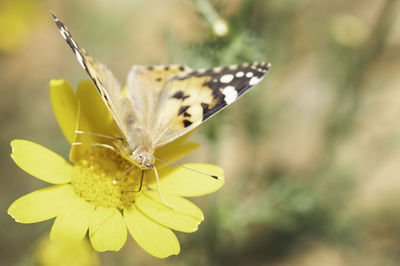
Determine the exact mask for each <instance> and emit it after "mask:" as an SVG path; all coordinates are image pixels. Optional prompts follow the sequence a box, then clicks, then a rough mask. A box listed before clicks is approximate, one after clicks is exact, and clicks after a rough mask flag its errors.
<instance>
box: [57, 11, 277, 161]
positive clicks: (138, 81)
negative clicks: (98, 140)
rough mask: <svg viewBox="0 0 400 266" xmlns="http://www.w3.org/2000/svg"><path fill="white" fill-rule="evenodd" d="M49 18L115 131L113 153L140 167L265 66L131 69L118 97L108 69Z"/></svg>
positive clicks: (240, 92) (231, 97)
mask: <svg viewBox="0 0 400 266" xmlns="http://www.w3.org/2000/svg"><path fill="white" fill-rule="evenodd" d="M51 14H52V16H53V19H54V21H55V23H56V24H57V26H58V28H59V30H60V32H61V35H62V36H63V38H64V39H65V40H66V41H67V43H68V45H69V46H70V47H71V49H72V51H73V52H74V54H75V56H76V58H77V59H78V61H79V63H80V64H81V66H82V67H83V68H84V69H85V70H86V72H87V74H88V75H89V77H90V78H91V80H92V81H93V83H94V85H95V86H96V88H97V90H98V92H99V93H100V95H101V97H102V98H103V100H104V103H105V104H106V106H107V107H108V109H109V111H110V113H111V114H112V116H113V118H114V120H115V122H116V123H117V125H118V127H119V129H120V130H121V133H122V136H123V140H122V145H119V147H116V148H115V149H116V150H118V152H120V153H121V155H122V156H124V157H125V158H126V159H128V160H130V161H131V162H132V163H134V164H135V165H137V166H138V167H140V168H142V169H148V168H153V167H154V166H153V165H154V160H155V158H154V156H153V153H154V150H155V149H157V148H159V147H161V146H163V145H165V144H167V143H170V142H171V141H173V140H175V139H177V138H178V137H180V136H182V135H184V134H185V133H187V132H189V131H190V130H192V129H194V128H195V127H197V126H198V125H200V124H201V123H202V122H204V121H205V120H207V119H208V118H210V117H211V116H213V115H214V114H215V113H217V112H218V111H220V110H221V109H223V108H224V107H226V106H227V105H229V104H231V103H232V102H234V101H236V99H238V98H239V97H240V96H241V95H243V94H244V93H245V92H247V91H248V90H249V89H250V88H251V87H253V86H254V85H256V84H257V83H259V82H260V81H261V79H262V78H263V77H264V76H265V75H266V73H267V71H268V69H269V68H270V64H269V63H265V62H262V63H245V64H241V65H231V66H227V67H216V68H213V69H200V70H192V69H190V68H189V67H186V66H178V65H166V66H163V65H159V66H139V65H135V66H133V67H132V69H131V71H130V72H129V74H128V91H127V95H126V96H121V86H120V85H119V83H118V81H117V80H116V79H115V77H114V76H113V74H112V73H111V71H110V70H109V69H108V68H107V67H106V66H104V65H103V64H101V63H99V62H97V61H96V60H94V59H93V58H92V57H90V56H89V55H88V54H87V52H86V51H85V50H84V49H82V48H80V47H79V46H78V44H77V43H76V42H75V41H74V39H72V36H71V34H70V33H69V31H68V30H67V28H66V27H65V26H64V24H63V23H62V22H61V21H60V20H59V19H58V18H57V17H56V16H55V15H54V14H53V13H51Z"/></svg>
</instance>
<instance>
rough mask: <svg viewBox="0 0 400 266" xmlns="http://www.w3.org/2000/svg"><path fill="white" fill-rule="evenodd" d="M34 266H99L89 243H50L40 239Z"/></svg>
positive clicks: (47, 239) (45, 239) (45, 238)
mask: <svg viewBox="0 0 400 266" xmlns="http://www.w3.org/2000/svg"><path fill="white" fill-rule="evenodd" d="M35 262H36V264H35V265H40V266H54V265H57V266H70V265H81V266H99V265H100V260H99V257H98V256H97V254H96V253H95V252H94V251H93V249H92V248H91V246H90V243H89V241H87V240H86V239H84V241H79V242H76V241H50V240H49V237H48V236H46V237H44V238H43V239H41V240H40V241H39V243H38V245H37V248H36V251H35Z"/></svg>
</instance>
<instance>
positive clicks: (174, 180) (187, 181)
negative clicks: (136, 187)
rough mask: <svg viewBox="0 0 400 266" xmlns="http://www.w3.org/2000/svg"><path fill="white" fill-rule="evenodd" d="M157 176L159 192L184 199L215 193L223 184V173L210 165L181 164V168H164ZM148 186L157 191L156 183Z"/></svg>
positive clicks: (218, 168)
mask: <svg viewBox="0 0 400 266" xmlns="http://www.w3.org/2000/svg"><path fill="white" fill-rule="evenodd" d="M184 167H186V168H184ZM188 168H189V169H188ZM159 175H160V177H162V178H161V180H160V187H161V191H165V192H167V193H168V194H174V195H179V196H184V197H196V196H201V195H205V194H209V193H212V192H215V191H217V190H218V189H219V188H221V187H222V185H223V184H224V171H223V170H222V169H221V168H220V167H218V166H215V165H211V164H202V163H191V164H183V165H182V167H181V166H172V167H165V168H163V169H161V170H160V171H159ZM212 176H214V177H218V179H217V178H214V177H212ZM149 186H150V187H151V188H152V189H153V190H155V191H157V184H156V182H153V183H151V184H150V185H149Z"/></svg>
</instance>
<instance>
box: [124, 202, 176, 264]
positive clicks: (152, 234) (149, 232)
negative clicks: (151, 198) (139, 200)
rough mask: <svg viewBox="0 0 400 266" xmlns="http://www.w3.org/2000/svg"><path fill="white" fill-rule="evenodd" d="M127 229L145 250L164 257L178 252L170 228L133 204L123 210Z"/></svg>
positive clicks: (174, 237)
mask: <svg viewBox="0 0 400 266" xmlns="http://www.w3.org/2000/svg"><path fill="white" fill-rule="evenodd" d="M124 217H125V221H126V224H127V226H128V230H129V232H130V234H131V235H132V237H133V239H135V241H136V242H137V243H138V244H139V246H141V247H142V248H143V249H144V250H145V251H146V252H148V253H149V254H151V255H153V256H155V257H157V258H166V257H168V256H171V255H177V254H179V252H180V246H179V241H178V239H177V238H176V236H175V234H174V233H173V232H172V231H171V229H169V228H167V227H165V226H162V225H161V224H159V223H157V222H155V221H153V220H152V219H150V218H148V217H147V216H145V215H144V214H143V213H142V212H141V211H140V210H139V209H138V208H136V206H135V205H132V207H131V208H129V209H125V210H124Z"/></svg>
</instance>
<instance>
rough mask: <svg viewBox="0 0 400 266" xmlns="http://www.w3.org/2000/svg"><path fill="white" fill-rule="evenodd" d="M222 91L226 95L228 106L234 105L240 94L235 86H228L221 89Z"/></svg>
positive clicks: (225, 99)
mask: <svg viewBox="0 0 400 266" xmlns="http://www.w3.org/2000/svg"><path fill="white" fill-rule="evenodd" d="M220 91H221V93H222V94H223V95H225V98H224V101H225V102H226V104H231V103H233V102H234V101H235V100H236V99H237V97H238V92H237V90H235V88H234V87H233V86H226V87H225V88H223V89H220Z"/></svg>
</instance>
